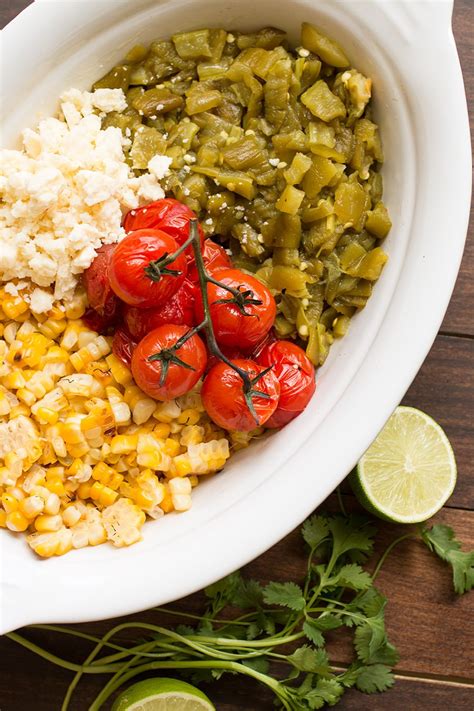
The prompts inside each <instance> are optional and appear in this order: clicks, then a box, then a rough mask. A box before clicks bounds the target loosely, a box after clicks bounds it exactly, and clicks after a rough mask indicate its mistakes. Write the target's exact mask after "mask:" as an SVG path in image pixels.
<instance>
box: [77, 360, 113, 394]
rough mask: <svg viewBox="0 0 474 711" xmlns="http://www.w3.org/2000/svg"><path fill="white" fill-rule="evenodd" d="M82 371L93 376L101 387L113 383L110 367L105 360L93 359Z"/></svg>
mask: <svg viewBox="0 0 474 711" xmlns="http://www.w3.org/2000/svg"><path fill="white" fill-rule="evenodd" d="M84 371H85V372H86V373H88V374H89V375H92V376H94V378H95V379H96V381H97V382H98V383H100V385H101V386H102V389H103V388H105V387H107V385H114V384H115V383H114V378H113V377H112V373H111V372H110V368H109V366H108V365H107V363H106V361H105V360H93V361H92V362H91V363H88V364H87V365H86V366H85V368H84ZM101 395H103V392H101Z"/></svg>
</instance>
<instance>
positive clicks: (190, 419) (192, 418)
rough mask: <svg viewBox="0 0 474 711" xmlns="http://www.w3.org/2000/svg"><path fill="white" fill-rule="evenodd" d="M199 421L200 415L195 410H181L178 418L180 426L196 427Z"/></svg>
mask: <svg viewBox="0 0 474 711" xmlns="http://www.w3.org/2000/svg"><path fill="white" fill-rule="evenodd" d="M200 419H201V413H200V412H198V411H197V410H183V411H182V412H181V414H180V415H179V417H178V422H179V423H180V424H181V425H197V423H198V422H199V420H200Z"/></svg>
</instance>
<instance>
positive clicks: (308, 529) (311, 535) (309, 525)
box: [301, 515, 329, 550]
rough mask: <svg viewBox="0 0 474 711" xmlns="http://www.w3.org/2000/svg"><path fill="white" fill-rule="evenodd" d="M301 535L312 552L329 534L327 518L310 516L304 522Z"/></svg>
mask: <svg viewBox="0 0 474 711" xmlns="http://www.w3.org/2000/svg"><path fill="white" fill-rule="evenodd" d="M301 533H302V535H303V538H304V540H305V541H306V543H307V544H308V546H309V547H310V548H311V549H312V550H314V549H315V548H317V547H318V546H319V545H320V544H321V543H322V542H323V541H324V539H325V538H327V536H328V534H329V526H328V520H327V518H326V517H325V516H316V515H314V516H311V518H308V519H306V521H305V522H304V524H303V526H302V528H301Z"/></svg>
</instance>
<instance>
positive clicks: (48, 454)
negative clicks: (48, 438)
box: [38, 442, 67, 465]
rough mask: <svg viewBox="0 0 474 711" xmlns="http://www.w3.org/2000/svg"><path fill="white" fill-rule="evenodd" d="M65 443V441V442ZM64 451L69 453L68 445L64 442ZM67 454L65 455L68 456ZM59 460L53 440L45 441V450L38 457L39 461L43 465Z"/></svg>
mask: <svg viewBox="0 0 474 711" xmlns="http://www.w3.org/2000/svg"><path fill="white" fill-rule="evenodd" d="M63 444H64V442H63ZM64 451H65V452H66V454H67V450H66V445H65V444H64ZM66 454H65V455H64V456H66ZM57 461H58V455H57V454H56V452H55V450H54V447H53V445H52V444H51V442H44V443H43V451H42V453H41V457H40V458H39V459H38V463H39V464H42V465H47V464H54V463H55V462H57Z"/></svg>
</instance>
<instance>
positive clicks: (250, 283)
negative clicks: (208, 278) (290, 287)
mask: <svg viewBox="0 0 474 711" xmlns="http://www.w3.org/2000/svg"><path fill="white" fill-rule="evenodd" d="M212 276H213V277H214V278H215V279H217V280H218V281H220V282H222V283H223V284H226V285H227V286H230V287H232V288H233V289H236V290H237V291H238V292H240V296H239V297H238V300H237V303H236V301H235V299H234V297H233V296H232V294H231V293H230V292H229V291H227V290H226V289H224V287H222V286H216V285H215V284H208V287H207V293H208V298H209V306H210V312H211V319H212V324H213V326H214V333H215V336H216V339H217V341H218V343H219V344H220V345H223V346H227V347H234V348H235V347H238V348H239V349H240V350H242V351H251V350H252V349H253V348H254V346H256V345H257V343H259V342H260V341H261V340H262V339H263V338H264V337H265V336H266V334H267V333H268V331H269V330H270V328H271V327H272V326H273V322H274V320H275V316H276V304H275V299H274V298H273V296H272V295H271V293H270V291H269V290H268V289H267V287H266V286H264V285H263V284H262V283H261V282H260V281H258V280H257V279H255V277H253V276H249V275H248V274H244V273H243V272H241V271H239V270H238V269H222V270H220V271H217V272H214V273H213V275H212ZM196 313H197V316H198V319H202V318H203V317H204V308H203V305H202V296H201V294H200V293H199V294H198V298H197V301H196Z"/></svg>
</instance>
